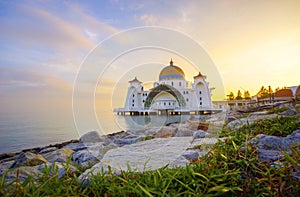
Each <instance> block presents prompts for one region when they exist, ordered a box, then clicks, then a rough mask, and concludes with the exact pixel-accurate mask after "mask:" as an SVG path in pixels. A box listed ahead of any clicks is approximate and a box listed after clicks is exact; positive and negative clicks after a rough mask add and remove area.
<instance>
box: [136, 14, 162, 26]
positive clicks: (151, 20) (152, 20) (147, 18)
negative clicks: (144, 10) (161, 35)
mask: <svg viewBox="0 0 300 197" xmlns="http://www.w3.org/2000/svg"><path fill="white" fill-rule="evenodd" d="M139 19H140V21H141V22H142V23H143V24H145V25H156V24H157V22H158V18H157V17H156V16H154V15H152V14H144V15H142V16H140V17H139Z"/></svg>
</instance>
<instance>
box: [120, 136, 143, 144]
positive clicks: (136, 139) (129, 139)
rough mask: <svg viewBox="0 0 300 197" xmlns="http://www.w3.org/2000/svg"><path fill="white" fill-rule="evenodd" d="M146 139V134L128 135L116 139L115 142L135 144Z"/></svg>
mask: <svg viewBox="0 0 300 197" xmlns="http://www.w3.org/2000/svg"><path fill="white" fill-rule="evenodd" d="M144 140H145V136H137V135H128V136H126V137H124V138H121V139H117V140H114V143H115V144H117V145H121V146H122V145H126V144H135V143H137V142H141V141H144Z"/></svg>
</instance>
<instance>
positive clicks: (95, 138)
mask: <svg viewBox="0 0 300 197" xmlns="http://www.w3.org/2000/svg"><path fill="white" fill-rule="evenodd" d="M107 139H108V138H107V136H104V135H103V136H100V135H99V133H98V132H97V131H89V132H87V133H85V134H84V135H82V136H81V137H80V139H79V142H81V143H97V142H104V141H106V140H107Z"/></svg>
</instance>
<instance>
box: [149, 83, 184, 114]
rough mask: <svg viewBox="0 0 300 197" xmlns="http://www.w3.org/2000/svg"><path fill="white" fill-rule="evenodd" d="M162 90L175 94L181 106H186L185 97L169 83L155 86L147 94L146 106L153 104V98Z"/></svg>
mask: <svg viewBox="0 0 300 197" xmlns="http://www.w3.org/2000/svg"><path fill="white" fill-rule="evenodd" d="M161 92H167V93H169V94H171V95H172V96H174V98H175V99H176V100H177V102H178V105H179V106H180V107H185V106H186V102H185V100H184V98H183V96H182V95H181V93H180V92H179V91H178V90H177V89H175V88H174V87H172V86H169V85H165V84H161V85H159V86H157V87H155V88H154V89H153V90H152V91H151V92H150V93H149V95H148V96H147V98H146V101H145V105H144V106H145V108H149V107H150V106H151V103H152V102H153V99H154V98H155V97H156V96H157V95H158V94H159V93H161Z"/></svg>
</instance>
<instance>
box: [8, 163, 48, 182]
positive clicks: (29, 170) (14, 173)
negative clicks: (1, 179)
mask: <svg viewBox="0 0 300 197" xmlns="http://www.w3.org/2000/svg"><path fill="white" fill-rule="evenodd" d="M38 168H39V166H38V165H37V166H21V167H19V168H16V169H13V170H9V171H8V173H7V174H6V176H5V182H11V181H16V180H18V181H19V182H24V181H25V179H26V178H28V177H29V176H31V177H33V179H37V176H38V175H40V174H42V173H41V172H40V171H39V170H38Z"/></svg>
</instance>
